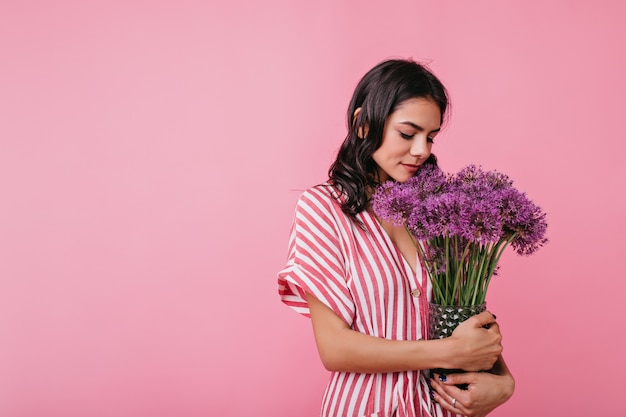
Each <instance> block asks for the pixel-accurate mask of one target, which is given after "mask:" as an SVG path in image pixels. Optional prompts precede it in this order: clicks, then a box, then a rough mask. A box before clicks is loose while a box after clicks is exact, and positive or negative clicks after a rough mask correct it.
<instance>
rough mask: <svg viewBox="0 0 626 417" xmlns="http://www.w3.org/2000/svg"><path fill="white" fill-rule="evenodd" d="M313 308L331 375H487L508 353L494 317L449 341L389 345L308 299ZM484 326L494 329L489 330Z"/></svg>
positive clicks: (482, 317)
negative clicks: (446, 372)
mask: <svg viewBox="0 0 626 417" xmlns="http://www.w3.org/2000/svg"><path fill="white" fill-rule="evenodd" d="M307 302H308V305H309V310H310V312H311V321H312V323H313V332H314V334H315V341H316V343H317V348H318V351H319V354H320V358H321V360H322V363H323V364H324V366H325V367H326V369H328V370H331V371H345V372H362V373H378V372H399V371H407V370H417V369H430V368H449V369H458V368H460V369H467V370H470V371H474V370H486V369H491V368H492V367H493V365H494V364H495V363H496V361H497V359H498V357H499V355H500V353H501V352H502V346H501V345H500V341H501V335H500V330H499V328H498V325H497V324H496V323H495V321H494V318H493V316H492V315H491V314H490V313H488V312H485V313H481V314H479V315H477V316H474V317H472V318H470V319H469V320H467V321H466V322H464V323H462V324H461V325H460V326H459V327H458V328H457V329H456V330H455V331H454V332H453V333H452V335H451V336H450V337H448V338H446V339H440V340H418V341H407V340H387V339H383V338H380V337H374V336H369V335H366V334H363V333H360V332H357V331H354V330H352V329H350V327H349V326H348V324H347V323H346V322H345V321H343V320H342V319H341V318H340V317H339V316H338V315H337V314H335V312H334V311H332V310H331V309H330V308H328V307H327V306H326V305H324V304H323V303H322V302H321V301H319V300H318V299H317V298H315V297H314V296H312V295H311V294H307ZM483 325H490V327H489V329H485V328H483Z"/></svg>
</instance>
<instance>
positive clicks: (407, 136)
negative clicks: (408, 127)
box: [400, 132, 435, 143]
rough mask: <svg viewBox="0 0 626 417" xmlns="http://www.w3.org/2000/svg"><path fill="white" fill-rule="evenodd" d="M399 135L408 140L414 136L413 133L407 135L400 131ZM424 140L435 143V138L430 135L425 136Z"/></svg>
mask: <svg viewBox="0 0 626 417" xmlns="http://www.w3.org/2000/svg"><path fill="white" fill-rule="evenodd" d="M400 136H402V138H403V139H406V140H409V139H413V136H415V135H407V134H406V133H402V132H400ZM426 142H428V143H435V139H434V138H431V137H427V138H426Z"/></svg>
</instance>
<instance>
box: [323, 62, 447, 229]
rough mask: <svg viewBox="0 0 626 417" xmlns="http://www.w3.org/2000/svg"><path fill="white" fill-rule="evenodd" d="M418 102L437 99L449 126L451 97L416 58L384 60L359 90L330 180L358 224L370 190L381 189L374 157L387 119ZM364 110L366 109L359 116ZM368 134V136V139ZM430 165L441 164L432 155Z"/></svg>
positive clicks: (442, 116) (364, 78) (329, 175)
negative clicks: (408, 103) (404, 105)
mask: <svg viewBox="0 0 626 417" xmlns="http://www.w3.org/2000/svg"><path fill="white" fill-rule="evenodd" d="M412 98H428V99H431V100H433V101H434V102H435V103H436V104H437V106H438V107H439V109H440V110H441V123H442V124H443V120H444V115H445V113H446V109H447V108H448V93H447V91H446V89H445V87H444V86H443V84H442V83H441V81H439V79H438V78H437V77H436V76H435V75H434V74H433V73H432V72H431V71H430V70H429V69H428V68H426V66H425V65H422V64H418V63H417V62H415V61H413V60H401V59H392V60H387V61H383V62H381V63H380V64H378V65H376V66H375V67H374V68H372V69H371V70H369V71H368V72H367V74H365V75H364V76H363V78H362V79H361V81H359V83H358V85H357V87H356V89H355V91H354V95H353V96H352V100H351V101H350V105H349V107H348V114H347V121H348V134H347V136H346V138H345V140H344V141H343V143H342V144H341V147H340V148H339V152H338V153H337V158H336V159H335V162H333V164H332V165H331V166H330V169H329V170H328V178H329V183H330V184H331V185H332V186H334V187H335V188H336V189H337V190H338V191H339V192H340V194H341V199H340V200H339V202H340V203H341V208H342V210H343V212H344V213H346V214H347V215H349V216H350V217H351V218H352V219H353V220H355V221H356V215H357V214H358V213H360V212H362V211H363V210H365V209H366V208H367V206H368V204H369V197H368V189H369V190H371V189H372V188H373V187H376V186H377V185H379V184H378V178H377V173H378V171H377V165H376V163H375V162H374V159H373V158H372V154H373V153H374V151H376V149H378V148H379V147H380V145H381V144H382V140H383V132H384V129H385V121H386V120H387V117H388V116H389V115H390V114H391V113H393V112H394V111H395V110H396V108H397V107H398V106H399V105H400V104H402V103H403V102H405V101H406V100H409V99H412ZM358 108H361V111H360V112H359V113H358V114H357V116H356V117H355V111H356V110H357V109H358ZM363 132H367V133H366V136H365V137H363ZM359 135H360V137H359ZM424 163H427V164H437V158H436V157H435V155H433V154H431V155H430V157H429V158H428V159H427V160H426V161H425V162H424Z"/></svg>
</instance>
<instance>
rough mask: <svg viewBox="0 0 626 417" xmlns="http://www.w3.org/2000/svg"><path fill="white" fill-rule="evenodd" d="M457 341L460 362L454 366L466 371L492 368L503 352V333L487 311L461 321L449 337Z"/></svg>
mask: <svg viewBox="0 0 626 417" xmlns="http://www.w3.org/2000/svg"><path fill="white" fill-rule="evenodd" d="M449 339H450V341H451V342H452V341H456V342H457V346H458V349H459V351H458V352H457V353H456V354H455V355H454V358H455V359H458V361H459V363H458V364H455V366H454V367H453V368H459V369H463V370H466V371H485V370H489V369H491V368H492V367H493V366H494V364H495V363H496V361H497V360H498V357H499V356H500V354H501V353H502V345H501V342H502V335H501V334H500V327H499V326H498V324H497V323H496V321H495V318H494V316H493V315H492V314H491V313H489V312H488V311H485V312H483V313H480V314H477V315H475V316H472V317H470V318H469V319H467V320H465V321H464V322H463V323H461V324H460V325H459V326H458V327H457V328H456V329H454V331H453V332H452V335H450V337H449Z"/></svg>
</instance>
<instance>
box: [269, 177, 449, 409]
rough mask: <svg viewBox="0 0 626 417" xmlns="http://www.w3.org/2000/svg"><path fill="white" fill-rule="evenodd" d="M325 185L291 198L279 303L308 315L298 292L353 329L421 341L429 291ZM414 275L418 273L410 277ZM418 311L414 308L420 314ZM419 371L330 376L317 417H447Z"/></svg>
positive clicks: (375, 228)
mask: <svg viewBox="0 0 626 417" xmlns="http://www.w3.org/2000/svg"><path fill="white" fill-rule="evenodd" d="M332 193H336V191H334V190H333V189H332V188H331V187H330V186H328V185H327V184H325V185H320V186H317V187H313V188H311V189H309V190H307V191H305V192H304V193H303V194H302V195H301V196H300V199H299V200H298V203H297V206H296V211H295V217H294V222H293V228H292V232H291V235H290V239H289V257H288V261H287V265H286V266H285V268H284V269H282V270H281V271H280V272H279V274H278V287H279V294H280V297H281V299H282V301H283V302H284V303H285V304H287V305H288V306H290V307H292V308H293V309H294V310H296V311H297V312H299V313H301V314H303V315H305V316H309V309H308V306H307V302H306V293H307V292H308V293H311V294H313V295H314V296H315V297H316V298H318V299H319V300H320V301H321V302H323V303H324V304H325V305H327V306H328V307H330V308H331V309H332V310H333V311H334V312H335V313H336V314H337V315H338V316H339V317H341V318H342V319H343V320H344V321H345V322H346V323H348V324H349V325H350V326H351V328H352V329H353V330H356V331H359V332H361V333H365V334H368V335H372V336H376V337H381V338H385V339H390V340H417V339H422V338H424V337H423V332H424V331H425V329H423V325H424V317H423V315H422V314H420V310H421V311H425V309H427V305H426V304H427V302H428V299H429V298H430V294H431V288H430V285H429V281H428V279H427V277H426V274H425V273H424V270H423V268H421V266H420V265H417V266H418V267H417V268H416V271H421V273H419V274H414V273H413V272H412V269H411V267H410V266H409V264H408V262H407V261H406V260H405V259H404V257H403V256H402V255H401V254H400V252H399V250H398V249H397V248H396V247H395V245H394V244H393V243H392V241H391V239H390V237H389V235H388V234H387V233H386V232H385V231H384V230H383V228H382V226H381V225H380V223H379V222H378V221H377V220H376V218H375V217H374V216H373V215H372V214H371V213H369V212H367V211H363V212H361V213H359V214H358V215H357V217H358V218H359V219H360V220H361V221H362V222H363V225H364V227H363V228H362V227H360V226H359V225H357V224H355V223H354V222H353V221H352V220H351V219H350V218H349V217H348V216H346V215H345V214H344V213H343V212H342V211H341V207H340V205H339V204H338V202H337V200H336V199H335V198H333V195H332ZM418 262H419V261H418ZM417 275H419V276H417ZM420 307H421V309H420ZM426 378H427V375H426V372H422V371H406V372H393V373H375V374H365V373H353V372H331V375H330V380H329V382H328V386H327V387H326V391H325V393H324V397H323V400H322V411H321V416H322V417H370V416H372V417H387V416H388V417H391V416H394V417H412V416H422V417H427V416H428V417H448V416H454V415H455V414H452V413H449V412H448V411H447V410H443V409H442V408H441V407H440V406H439V405H438V404H437V403H435V402H434V401H432V400H431V398H430V393H429V388H428V385H427V384H426Z"/></svg>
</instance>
